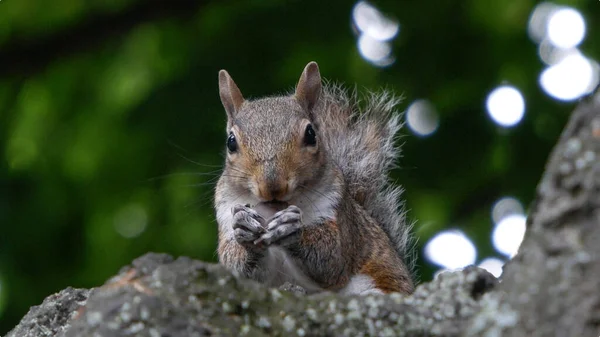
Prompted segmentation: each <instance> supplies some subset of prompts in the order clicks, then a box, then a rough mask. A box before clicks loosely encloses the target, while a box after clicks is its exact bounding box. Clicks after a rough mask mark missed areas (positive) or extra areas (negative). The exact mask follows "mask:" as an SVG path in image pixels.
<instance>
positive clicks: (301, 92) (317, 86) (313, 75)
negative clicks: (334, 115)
mask: <svg viewBox="0 0 600 337" xmlns="http://www.w3.org/2000/svg"><path fill="white" fill-rule="evenodd" d="M320 95H321V74H320V73H319V66H318V65H317V62H314V61H313V62H310V63H309V64H307V65H306V67H304V71H303V72H302V75H300V80H299V81H298V85H297V86H296V99H297V100H298V101H299V102H300V104H302V105H303V106H304V108H305V109H307V110H311V109H312V108H313V107H314V106H315V104H316V103H317V100H318V99H319V96H320Z"/></svg>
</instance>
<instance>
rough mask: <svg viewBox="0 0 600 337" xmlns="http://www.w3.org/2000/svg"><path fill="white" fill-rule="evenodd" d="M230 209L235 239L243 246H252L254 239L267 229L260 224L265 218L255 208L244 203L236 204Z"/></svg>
mask: <svg viewBox="0 0 600 337" xmlns="http://www.w3.org/2000/svg"><path fill="white" fill-rule="evenodd" d="M232 211H233V235H234V237H235V240H236V241H237V242H238V243H239V244H241V245H244V246H249V245H251V246H254V244H253V243H254V241H256V240H257V239H259V238H260V236H261V234H263V233H265V232H266V231H267V230H266V229H265V228H264V227H263V225H262V224H263V223H264V222H265V219H264V218H263V217H262V216H261V215H260V214H258V213H257V212H256V211H255V210H253V209H252V208H250V207H247V206H244V205H236V206H234V207H233V210H232ZM257 248H258V247H257Z"/></svg>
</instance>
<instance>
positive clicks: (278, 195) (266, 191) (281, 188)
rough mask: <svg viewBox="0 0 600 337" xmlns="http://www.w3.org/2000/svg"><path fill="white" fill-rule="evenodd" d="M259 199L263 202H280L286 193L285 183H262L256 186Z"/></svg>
mask: <svg viewBox="0 0 600 337" xmlns="http://www.w3.org/2000/svg"><path fill="white" fill-rule="evenodd" d="M258 192H259V197H260V198H261V199H264V200H267V201H269V200H275V199H277V200H281V199H283V198H284V197H285V195H286V194H287V192H288V186H287V182H286V181H264V182H261V183H259V186H258Z"/></svg>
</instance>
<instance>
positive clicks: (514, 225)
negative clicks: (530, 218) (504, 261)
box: [492, 214, 526, 257]
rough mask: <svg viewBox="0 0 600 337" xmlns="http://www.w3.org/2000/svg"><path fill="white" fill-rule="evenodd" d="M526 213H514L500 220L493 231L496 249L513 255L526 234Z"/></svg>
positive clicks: (507, 254) (509, 255)
mask: <svg viewBox="0 0 600 337" xmlns="http://www.w3.org/2000/svg"><path fill="white" fill-rule="evenodd" d="M525 222H526V218H525V215H522V214H513V215H509V216H506V217H504V218H502V220H500V222H498V223H497V224H496V226H495V228H494V231H493V233H492V242H493V244H494V247H495V248H496V250H497V251H498V252H500V253H502V254H504V255H506V256H508V257H513V256H514V255H515V254H516V253H517V251H518V250H519V246H520V245H521V242H522V241H523V237H524V236H525Z"/></svg>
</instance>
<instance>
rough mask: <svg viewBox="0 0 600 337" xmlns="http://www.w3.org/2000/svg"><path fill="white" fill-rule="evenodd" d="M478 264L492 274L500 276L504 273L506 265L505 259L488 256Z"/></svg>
mask: <svg viewBox="0 0 600 337" xmlns="http://www.w3.org/2000/svg"><path fill="white" fill-rule="evenodd" d="M478 266H479V267H481V268H483V269H485V270H487V271H488V272H490V274H492V275H494V276H496V277H500V275H502V266H504V261H502V260H500V259H498V258H495V257H488V258H485V259H483V260H482V261H481V262H480V263H479V265H478Z"/></svg>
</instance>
